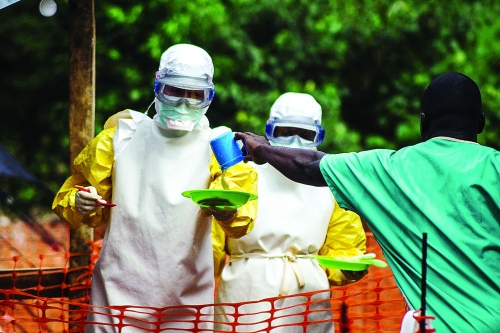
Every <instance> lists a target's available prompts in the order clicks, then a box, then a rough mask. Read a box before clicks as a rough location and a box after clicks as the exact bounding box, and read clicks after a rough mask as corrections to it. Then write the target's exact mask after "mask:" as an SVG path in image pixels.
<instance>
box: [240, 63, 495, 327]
mask: <svg viewBox="0 0 500 333" xmlns="http://www.w3.org/2000/svg"><path fill="white" fill-rule="evenodd" d="M484 125H485V115H484V113H482V111H481V93H480V91H479V88H478V86H477V85H476V83H475V82H474V81H473V80H472V79H470V78H469V77H467V76H466V75H464V74H461V73H456V72H448V73H444V74H442V75H440V76H438V77H437V78H436V79H434V80H433V81H432V82H431V83H430V84H429V86H428V87H427V89H426V90H425V92H424V94H423V97H422V100H421V114H420V132H421V136H422V141H423V142H421V143H419V144H415V145H412V146H408V147H405V148H402V149H399V150H396V151H395V150H389V149H374V150H369V151H364V152H360V153H344V154H325V153H323V152H320V151H314V150H299V149H293V148H284V147H274V146H271V145H270V144H269V143H268V142H267V140H266V139H265V138H264V137H260V136H257V135H255V134H252V133H236V135H235V137H236V138H237V139H244V140H245V142H246V145H247V148H248V151H249V155H248V156H247V157H246V159H247V160H249V161H250V160H253V161H254V162H256V163H258V164H263V163H266V162H267V163H269V164H271V165H272V166H273V167H275V168H276V169H277V170H279V171H280V172H281V173H283V174H284V175H285V176H286V177H288V178H290V179H291V180H294V181H296V182H299V183H303V184H308V185H313V186H328V187H329V188H330V190H331V191H332V193H333V194H334V196H335V198H337V201H338V203H339V205H340V206H341V207H342V208H345V209H348V210H351V211H354V212H356V213H357V214H358V215H359V216H360V217H361V218H362V220H364V221H365V222H366V223H367V225H368V226H369V227H370V229H371V230H372V231H373V234H374V236H375V237H376V239H377V241H378V243H379V244H380V246H381V248H382V250H383V253H384V255H385V257H386V259H387V261H388V263H389V265H390V267H391V269H392V271H393V272H394V276H395V279H396V283H397V285H398V287H399V289H400V290H401V292H402V293H403V294H404V296H405V297H406V299H407V301H408V304H409V306H410V307H411V308H412V309H415V310H416V309H419V308H420V306H421V304H420V303H421V293H422V290H421V285H422V274H421V270H422V269H421V267H422V236H423V233H427V234H428V249H427V261H426V263H427V265H426V267H427V279H426V282H427V288H426V290H425V291H426V303H427V304H426V310H427V311H426V314H427V315H430V316H434V317H435V320H433V321H432V325H433V327H434V328H435V329H436V332H438V333H445V332H453V333H456V332H460V333H469V332H474V333H475V332H481V333H498V332H500V187H499V186H500V185H499V184H500V152H498V151H497V150H495V149H493V148H490V147H486V146H482V145H479V144H478V143H477V134H479V133H481V132H482V131H483V129H484Z"/></svg>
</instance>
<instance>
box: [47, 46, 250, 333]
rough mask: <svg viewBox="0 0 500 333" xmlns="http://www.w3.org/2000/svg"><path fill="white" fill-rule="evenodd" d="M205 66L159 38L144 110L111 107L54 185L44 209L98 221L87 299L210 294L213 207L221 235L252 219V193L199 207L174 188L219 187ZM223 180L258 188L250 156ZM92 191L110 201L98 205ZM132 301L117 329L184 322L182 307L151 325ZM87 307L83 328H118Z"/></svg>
mask: <svg viewBox="0 0 500 333" xmlns="http://www.w3.org/2000/svg"><path fill="white" fill-rule="evenodd" d="M213 71H214V68H213V64H212V59H211V58H210V56H209V55H208V53H207V52H205V51H204V50H203V49H201V48H199V47H197V46H194V45H189V44H178V45H174V46H172V47H170V48H168V49H167V50H166V51H165V52H164V53H163V55H162V57H161V61H160V67H159V71H158V72H157V73H156V82H155V87H154V90H155V100H154V103H155V109H156V115H155V116H154V117H153V119H151V118H150V117H148V116H147V115H146V114H143V113H139V112H136V111H132V110H126V111H122V112H120V113H118V114H117V115H115V116H113V117H111V118H110V119H109V120H108V121H107V123H106V124H105V129H104V130H103V131H102V132H101V133H100V134H98V135H97V136H96V137H95V138H94V139H93V140H92V141H91V142H90V143H89V145H88V146H87V147H85V148H84V149H83V151H82V152H81V153H80V154H79V155H78V157H77V158H76V159H75V161H74V166H75V169H76V171H77V172H76V173H75V174H74V175H72V176H71V177H69V178H68V179H67V180H66V182H65V183H64V184H63V186H62V188H61V189H60V191H59V192H58V193H57V195H56V197H55V199H54V202H53V210H54V212H55V213H56V214H57V215H59V216H60V217H61V218H62V219H64V220H66V221H67V222H69V223H70V224H71V226H72V227H73V228H78V227H80V226H81V224H82V223H83V224H86V225H88V226H90V227H97V226H99V225H102V224H107V228H106V233H105V236H104V242H103V247H102V251H101V254H100V257H99V259H98V261H97V263H96V266H95V270H94V273H93V277H92V290H91V300H90V301H91V304H92V305H94V306H114V305H134V306H139V307H143V306H149V307H166V306H179V305H196V304H213V301H214V299H213V297H214V281H213V274H214V268H213V260H212V254H213V253H212V242H211V236H210V232H211V224H212V215H213V216H214V217H216V218H217V220H216V221H217V223H216V224H218V225H219V226H220V227H221V228H222V229H223V230H224V232H225V234H226V235H227V236H228V237H235V238H237V237H241V236H243V235H245V234H247V233H248V232H250V230H251V229H252V228H253V225H254V220H255V216H256V212H257V202H256V201H251V202H248V203H247V204H246V205H244V206H242V207H240V208H238V209H235V208H233V209H222V208H221V209H218V208H217V207H210V208H207V209H201V208H200V207H199V206H198V205H196V204H195V203H193V202H192V201H191V200H190V199H188V198H185V197H183V196H182V195H181V193H182V192H184V191H186V190H195V189H207V188H216V189H221V188H222V185H221V177H220V176H221V174H222V172H221V169H220V166H219V165H218V163H217V161H216V160H215V158H214V156H213V154H212V151H211V148H210V144H209V141H210V139H211V138H213V137H215V136H217V134H218V133H220V132H223V131H227V127H226V128H214V129H211V128H210V127H209V125H208V119H207V118H206V116H205V113H206V112H207V109H208V107H209V105H210V103H211V101H212V99H213V97H214V85H213V83H212V77H213ZM225 180H226V181H227V185H229V189H232V190H240V191H246V192H251V193H256V192H257V173H256V171H255V169H254V168H253V167H252V166H250V165H246V164H244V163H239V164H237V165H234V166H233V167H231V168H229V169H227V171H226V173H225ZM75 185H80V186H84V187H85V189H86V190H87V191H89V192H86V191H78V190H77V189H75V188H74V186H75ZM227 185H226V186H227ZM96 199H99V200H104V201H108V200H111V201H112V202H113V203H115V204H116V207H104V208H102V207H101V206H100V205H98V204H97V203H96ZM138 310H139V312H132V311H128V312H127V313H126V315H127V316H128V319H125V320H124V321H123V324H124V325H125V326H124V327H123V328H122V330H121V332H123V333H127V332H144V331H145V329H158V328H160V329H168V328H171V327H180V328H182V327H184V328H186V327H192V323H189V321H191V322H192V320H193V316H192V315H189V314H186V315H185V316H181V315H178V316H177V317H175V319H177V320H185V321H188V322H187V323H184V324H182V323H176V324H170V325H171V326H168V324H162V325H161V327H156V326H155V325H154V324H155V323H154V322H155V321H157V320H158V319H157V318H155V317H154V316H152V315H151V314H148V313H147V311H146V310H147V309H143V308H142V309H138ZM94 311H95V312H96V313H90V314H89V315H88V316H87V325H86V330H85V332H118V327H117V326H115V325H116V324H117V323H118V319H117V318H113V316H110V315H109V314H110V313H111V310H109V309H108V310H106V308H94ZM212 311H213V310H212ZM113 313H115V312H113ZM208 314H209V313H208ZM169 319H172V317H169ZM128 325H131V326H128ZM172 325H174V326H172ZM182 325H184V326H182ZM208 328H210V327H208Z"/></svg>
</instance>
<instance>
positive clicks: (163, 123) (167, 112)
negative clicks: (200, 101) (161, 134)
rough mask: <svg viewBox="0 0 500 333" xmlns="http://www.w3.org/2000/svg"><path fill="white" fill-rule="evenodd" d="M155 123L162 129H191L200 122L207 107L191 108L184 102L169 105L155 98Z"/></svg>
mask: <svg viewBox="0 0 500 333" xmlns="http://www.w3.org/2000/svg"><path fill="white" fill-rule="evenodd" d="M155 109H156V113H157V114H156V116H155V117H154V119H155V122H156V124H157V125H158V126H159V127H161V128H164V129H174V130H182V131H192V130H193V128H194V126H195V125H196V124H198V123H199V122H200V120H201V119H202V118H203V115H204V114H205V112H206V111H207V109H208V107H207V108H203V109H198V110H193V109H189V108H188V107H187V106H186V104H184V103H182V104H181V105H179V106H171V105H166V104H163V103H161V102H160V101H158V100H155Z"/></svg>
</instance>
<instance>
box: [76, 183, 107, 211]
mask: <svg viewBox="0 0 500 333" xmlns="http://www.w3.org/2000/svg"><path fill="white" fill-rule="evenodd" d="M85 189H87V190H88V191H89V192H86V191H84V190H80V191H78V192H76V196H75V208H76V211H77V212H78V213H79V214H82V215H89V214H92V213H94V212H96V211H97V210H98V209H99V208H101V205H99V204H98V203H97V201H96V200H101V199H102V197H101V196H100V195H99V194H97V190H96V188H95V187H94V186H87V187H85Z"/></svg>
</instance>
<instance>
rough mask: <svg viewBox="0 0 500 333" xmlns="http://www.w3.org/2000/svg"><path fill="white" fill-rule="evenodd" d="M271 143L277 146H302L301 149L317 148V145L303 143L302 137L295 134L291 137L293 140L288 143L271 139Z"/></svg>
mask: <svg viewBox="0 0 500 333" xmlns="http://www.w3.org/2000/svg"><path fill="white" fill-rule="evenodd" d="M302 140H303V139H302ZM269 143H270V144H271V146H276V147H285V148H300V149H309V150H317V148H316V147H312V146H304V145H302V143H301V138H300V137H298V136H297V135H294V136H293V137H292V138H291V141H290V142H288V143H286V144H285V143H282V142H280V143H278V142H275V141H272V140H269Z"/></svg>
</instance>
